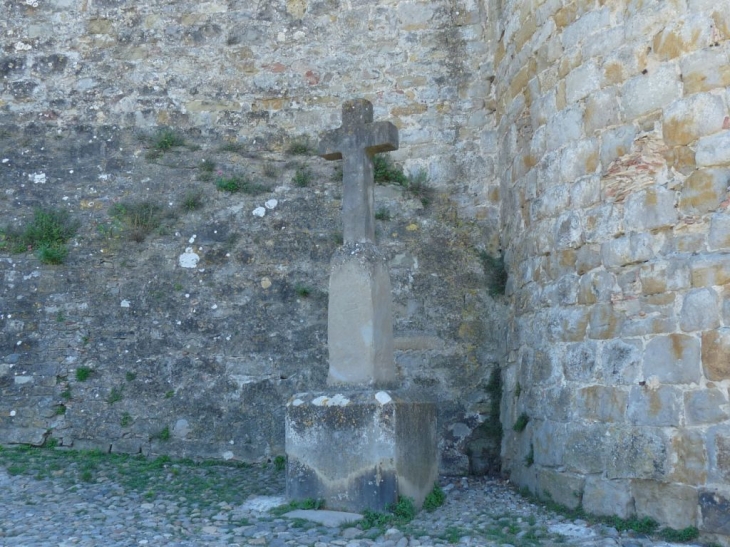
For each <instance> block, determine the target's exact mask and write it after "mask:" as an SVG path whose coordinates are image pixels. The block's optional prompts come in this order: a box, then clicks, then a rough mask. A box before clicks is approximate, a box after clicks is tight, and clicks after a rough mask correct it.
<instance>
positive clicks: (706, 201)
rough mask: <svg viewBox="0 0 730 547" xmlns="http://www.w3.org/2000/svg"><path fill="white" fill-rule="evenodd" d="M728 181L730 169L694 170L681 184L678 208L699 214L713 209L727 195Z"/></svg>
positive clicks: (687, 213)
mask: <svg viewBox="0 0 730 547" xmlns="http://www.w3.org/2000/svg"><path fill="white" fill-rule="evenodd" d="M728 142H729V143H730V141H728ZM728 181H730V169H700V170H698V171H695V172H694V173H692V174H691V175H690V176H689V177H688V178H687V180H685V181H684V185H683V186H682V193H681V194H680V197H679V208H680V210H681V211H682V212H683V213H684V214H686V215H701V214H704V213H708V212H710V211H715V210H716V209H717V208H718V207H720V204H721V203H722V202H723V201H724V200H725V197H726V196H727V191H728Z"/></svg>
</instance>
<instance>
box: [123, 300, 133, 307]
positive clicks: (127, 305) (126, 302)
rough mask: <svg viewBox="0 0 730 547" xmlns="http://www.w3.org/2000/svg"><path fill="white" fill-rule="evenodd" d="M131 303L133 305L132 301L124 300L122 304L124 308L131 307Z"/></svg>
mask: <svg viewBox="0 0 730 547" xmlns="http://www.w3.org/2000/svg"><path fill="white" fill-rule="evenodd" d="M131 305H132V304H131V302H130V301H129V300H122V303H121V306H122V307H123V308H128V307H129V306H131Z"/></svg>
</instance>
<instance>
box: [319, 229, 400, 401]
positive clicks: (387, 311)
mask: <svg viewBox="0 0 730 547" xmlns="http://www.w3.org/2000/svg"><path fill="white" fill-rule="evenodd" d="M391 301H392V296H391V287H390V276H389V274H388V268H387V263H386V262H385V257H383V256H382V255H381V254H380V253H379V252H378V251H377V249H376V248H375V247H374V246H373V245H372V244H369V245H368V244H367V243H361V244H353V243H350V244H349V245H347V244H346V245H345V246H344V247H342V248H341V249H339V250H338V251H337V253H336V254H335V256H334V257H333V259H332V268H331V272H330V282H329V305H328V307H327V348H328V350H329V373H328V374H327V383H328V384H329V385H338V384H339V385H353V386H355V385H359V386H363V387H365V386H393V385H394V384H395V382H396V377H397V373H396V370H395V360H394V359H393V314H392V311H391V310H392V304H391Z"/></svg>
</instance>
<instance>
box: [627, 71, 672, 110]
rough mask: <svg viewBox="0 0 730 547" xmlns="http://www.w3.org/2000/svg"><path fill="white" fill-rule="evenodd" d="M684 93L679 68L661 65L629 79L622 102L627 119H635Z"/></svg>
mask: <svg viewBox="0 0 730 547" xmlns="http://www.w3.org/2000/svg"><path fill="white" fill-rule="evenodd" d="M681 95H682V85H681V82H680V81H679V75H678V72H677V70H676V69H675V68H674V67H673V66H671V65H659V66H658V67H656V68H655V69H653V70H651V71H650V72H648V73H647V74H640V75H638V76H635V77H633V78H631V79H630V80H629V81H627V82H626V83H625V84H624V85H623V87H622V89H621V104H622V106H623V110H624V115H625V117H626V120H633V119H635V118H638V117H639V116H642V115H644V114H648V113H649V112H651V111H653V110H657V109H660V108H664V107H665V106H667V105H668V104H670V103H671V102H672V101H674V100H676V99H678V98H679V97H680V96H681Z"/></svg>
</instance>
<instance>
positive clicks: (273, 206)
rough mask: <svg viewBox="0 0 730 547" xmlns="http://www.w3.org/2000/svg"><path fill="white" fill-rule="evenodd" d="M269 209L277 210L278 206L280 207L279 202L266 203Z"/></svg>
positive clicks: (271, 200)
mask: <svg viewBox="0 0 730 547" xmlns="http://www.w3.org/2000/svg"><path fill="white" fill-rule="evenodd" d="M264 205H265V206H266V208H267V209H276V206H277V205H279V201H278V200H275V199H270V200H269V201H267V202H266V203H264Z"/></svg>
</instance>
